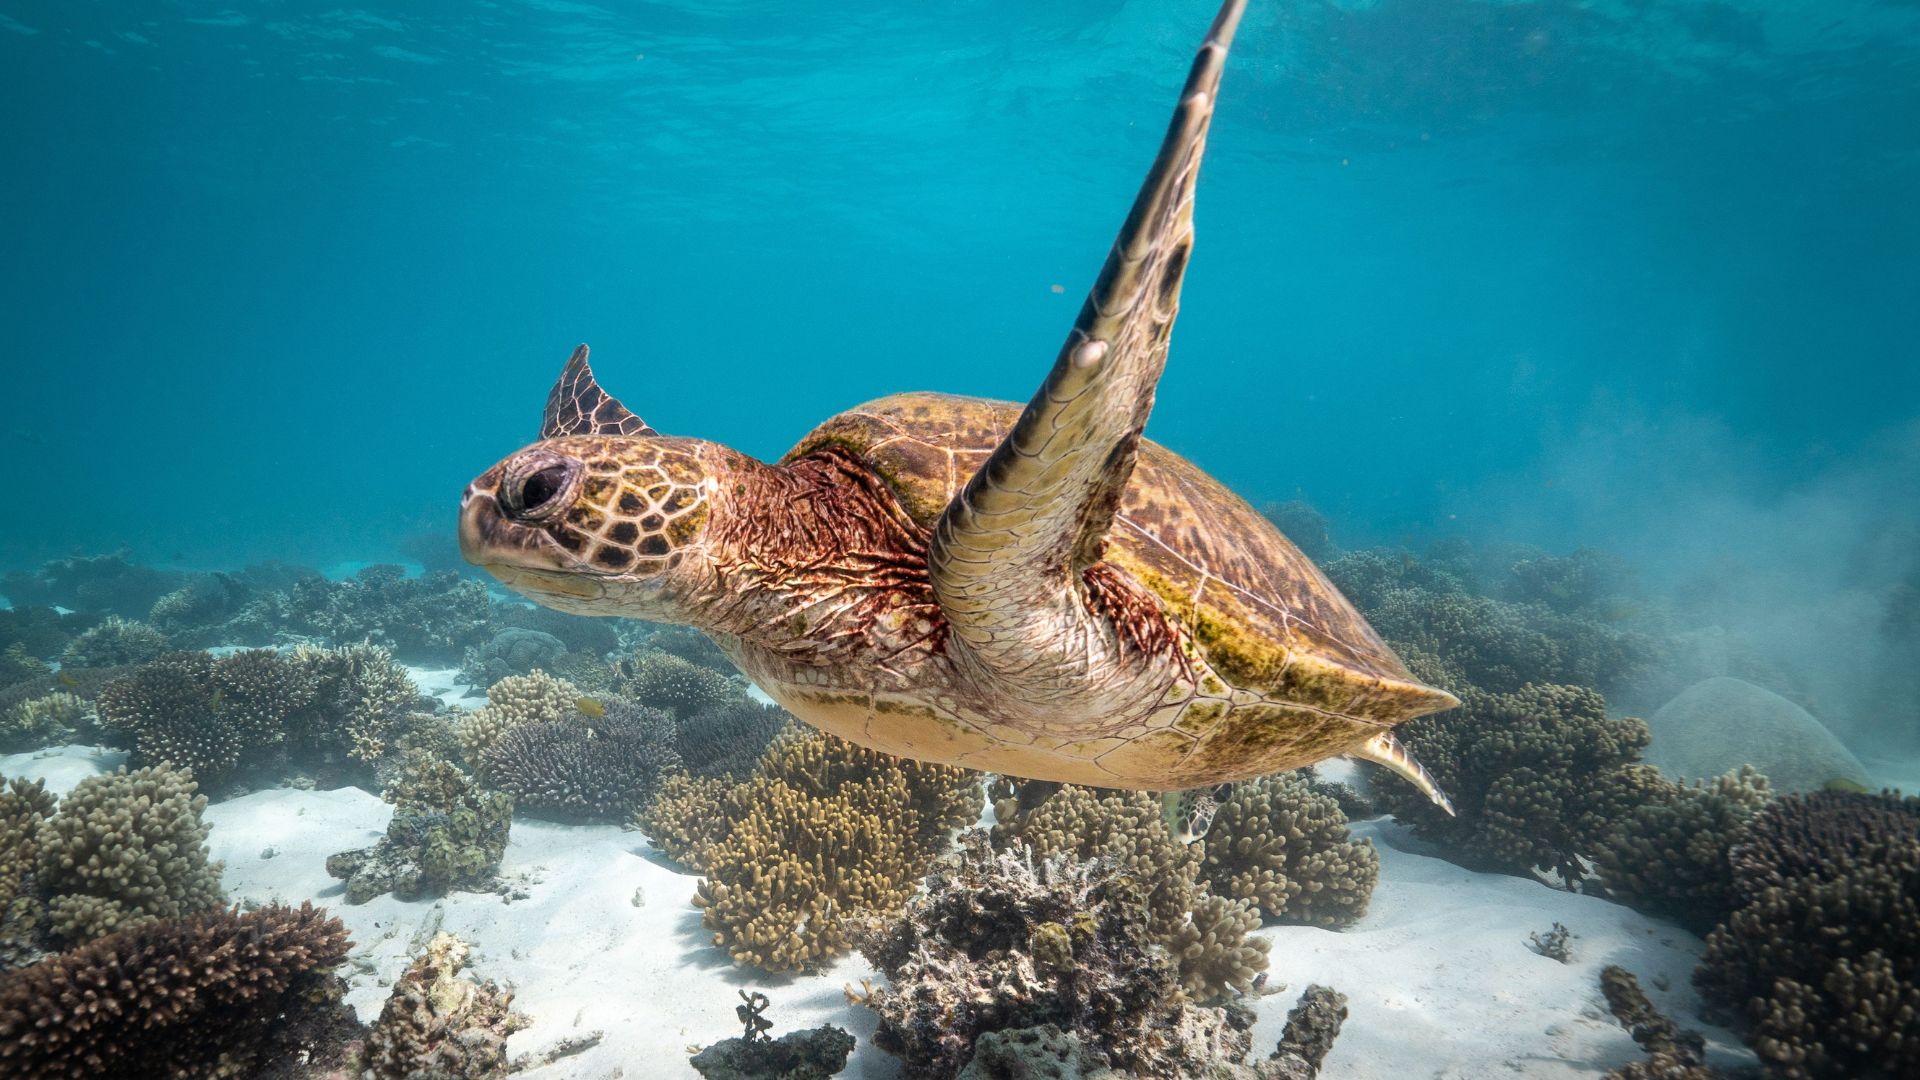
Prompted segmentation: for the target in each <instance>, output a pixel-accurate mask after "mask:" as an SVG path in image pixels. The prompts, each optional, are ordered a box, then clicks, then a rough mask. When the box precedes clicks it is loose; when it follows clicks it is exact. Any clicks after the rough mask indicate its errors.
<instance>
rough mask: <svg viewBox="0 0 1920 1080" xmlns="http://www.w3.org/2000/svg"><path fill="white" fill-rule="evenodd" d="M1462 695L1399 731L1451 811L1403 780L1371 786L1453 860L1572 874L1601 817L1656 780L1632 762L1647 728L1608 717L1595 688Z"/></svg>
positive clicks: (1596, 842) (1614, 814)
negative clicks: (1458, 704)
mask: <svg viewBox="0 0 1920 1080" xmlns="http://www.w3.org/2000/svg"><path fill="white" fill-rule="evenodd" d="M1462 696H1463V700H1464V705H1463V707H1462V708H1460V709H1458V710H1455V711H1453V712H1449V713H1443V714H1441V715H1439V716H1429V717H1423V718H1422V719H1419V720H1415V721H1413V722H1411V723H1408V724H1404V725H1402V726H1401V727H1400V728H1398V729H1397V730H1398V733H1399V735H1400V738H1401V740H1402V741H1403V742H1404V743H1405V744H1406V746H1407V748H1408V749H1409V750H1411V751H1412V752H1413V753H1414V755H1415V756H1416V757H1418V758H1419V759H1420V760H1421V761H1422V762H1423V763H1424V764H1425V765H1426V767H1427V770H1428V771H1429V772H1430V773H1432V774H1433V777H1434V779H1435V780H1436V781H1437V782H1438V783H1439V785H1440V788H1441V790H1443V791H1446V792H1448V793H1449V794H1451V795H1452V796H1453V799H1454V806H1455V809H1456V812H1457V815H1458V816H1453V817H1449V816H1448V815H1447V814H1446V813H1445V812H1444V811H1442V810H1439V809H1438V808H1436V807H1434V806H1433V805H1432V804H1431V803H1430V802H1428V801H1427V798H1426V796H1424V795H1422V794H1420V793H1419V792H1418V791H1416V790H1415V789H1414V788H1413V787H1412V786H1411V785H1408V784H1401V783H1397V782H1385V783H1380V784H1377V785H1375V786H1374V796H1375V799H1376V801H1378V802H1379V803H1380V805H1381V806H1382V808H1384V809H1385V810H1387V811H1388V812H1389V813H1392V814H1393V815H1394V816H1396V817H1398V818H1400V819H1401V820H1402V821H1405V822H1407V823H1408V824H1410V825H1412V826H1413V828H1414V831H1415V832H1417V833H1420V834H1421V835H1423V836H1426V837H1429V838H1431V839H1434V840H1437V841H1439V842H1441V843H1443V844H1445V845H1447V846H1448V847H1449V848H1451V849H1452V850H1453V852H1454V853H1455V857H1456V858H1458V859H1460V860H1461V861H1462V862H1465V863H1467V864H1469V865H1473V866H1479V867H1485V868H1488V869H1496V870H1502V871H1506V872H1509V873H1517V874H1525V873H1528V872H1529V871H1530V870H1531V869H1532V868H1534V867H1540V868H1543V869H1546V870H1551V871H1556V872H1558V873H1559V874H1560V876H1561V877H1562V878H1563V879H1564V880H1567V881H1573V880H1577V879H1578V878H1580V877H1581V876H1582V874H1583V873H1584V871H1583V868H1582V866H1581V862H1580V860H1581V858H1582V857H1583V856H1588V855H1591V854H1592V853H1593V852H1594V851H1595V850H1596V849H1597V848H1598V847H1599V846H1600V844H1601V839H1602V836H1603V835H1604V834H1605V832H1606V830H1607V829H1608V828H1609V827H1610V824H1611V823H1612V822H1615V821H1618V820H1619V819H1621V818H1622V817H1623V816H1625V815H1626V813H1627V812H1628V810H1629V809H1630V808H1632V807H1634V806H1636V805H1639V804H1640V803H1642V802H1644V801H1645V800H1646V799H1647V797H1648V794H1649V793H1650V792H1653V791H1656V790H1659V789H1660V787H1661V785H1662V784H1664V783H1665V782H1664V781H1662V780H1661V779H1660V778H1659V775H1658V773H1657V772H1655V771H1654V769H1653V768H1652V767H1651V766H1646V765H1638V764H1635V762H1636V760H1637V758H1638V756H1639V751H1640V749H1641V747H1644V746H1645V745H1646V744H1647V738H1648V736H1647V726H1646V724H1645V723H1643V722H1641V721H1639V720H1634V719H1611V718H1609V717H1608V716H1607V714H1606V703H1605V702H1604V701H1603V700H1602V699H1601V697H1600V695H1599V694H1597V693H1595V692H1594V691H1592V690H1588V689H1584V688H1582V687H1577V686H1544V685H1534V686H1526V687H1523V688H1521V689H1520V690H1518V691H1515V692H1513V693H1510V694H1488V693H1483V692H1479V691H1472V690H1469V691H1467V692H1466V693H1465V694H1463V695H1462Z"/></svg>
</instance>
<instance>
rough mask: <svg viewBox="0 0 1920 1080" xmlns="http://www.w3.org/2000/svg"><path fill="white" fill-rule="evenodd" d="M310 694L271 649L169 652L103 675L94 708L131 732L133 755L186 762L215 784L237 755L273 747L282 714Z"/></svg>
mask: <svg viewBox="0 0 1920 1080" xmlns="http://www.w3.org/2000/svg"><path fill="white" fill-rule="evenodd" d="M313 695H314V683H313V680H312V679H311V678H310V677H309V676H308V674H307V672H306V671H305V670H303V669H302V667H301V666H300V665H298V664H297V663H294V662H290V661H288V660H287V659H286V658H284V657H282V656H280V655H279V654H277V653H275V652H273V651H272V650H271V649H250V650H243V651H240V652H236V653H231V654H229V655H227V656H223V657H219V658H215V657H213V656H211V655H209V654H207V653H172V654H169V655H167V656H164V657H162V658H160V659H159V660H155V661H153V662H152V663H148V664H142V665H140V666H139V667H136V668H134V669H133V670H132V671H131V672H129V673H127V674H125V675H122V676H120V677H119V678H116V679H114V680H113V681H112V682H110V683H108V684H107V685H106V686H105V687H104V688H102V689H101V691H100V698H99V703H98V708H99V712H100V718H101V720H102V721H104V722H105V723H106V724H107V725H108V726H110V727H114V728H118V729H120V730H121V731H123V732H126V733H128V734H130V735H131V736H132V738H133V747H134V754H135V756H136V758H137V760H139V761H141V762H144V763H160V762H172V763H173V764H175V765H180V766H183V767H186V768H190V769H192V770H193V774H194V777H195V778H196V779H198V780H199V781H200V782H201V783H202V785H203V786H205V787H208V788H216V787H218V786H220V785H221V784H223V783H224V782H225V781H226V779H227V777H228V776H229V775H230V774H231V773H232V772H233V771H234V770H235V769H236V768H238V767H239V766H240V765H241V764H242V763H243V762H244V763H247V764H259V763H262V762H263V761H264V760H265V759H266V758H267V756H268V753H269V751H271V752H272V753H278V750H279V746H280V744H281V742H282V741H283V740H284V738H285V725H286V721H287V718H288V717H289V716H291V715H292V714H293V713H294V712H296V711H297V710H299V709H300V708H301V707H302V706H304V705H306V704H307V703H308V702H309V701H310V700H311V699H312V698H313Z"/></svg>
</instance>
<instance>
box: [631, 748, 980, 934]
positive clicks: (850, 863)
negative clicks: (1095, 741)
mask: <svg viewBox="0 0 1920 1080" xmlns="http://www.w3.org/2000/svg"><path fill="white" fill-rule="evenodd" d="M980 805H981V789H980V782H979V776H978V774H976V773H972V772H969V771H967V770H965V769H958V768H954V767H952V766H947V765H930V764H927V763H924V762H917V761H905V760H900V759H896V758H892V757H888V756H887V755H885V754H881V753H878V752H876V751H873V750H868V749H866V748H865V747H861V746H856V745H854V744H853V743H850V742H847V741H846V740H844V739H838V738H835V737H833V736H831V735H827V734H825V733H822V732H817V731H811V730H808V731H804V732H795V733H793V734H791V735H789V736H787V737H784V738H782V739H780V740H779V741H777V742H775V743H774V744H773V746H772V747H771V748H769V749H768V751H767V753H766V755H765V756H764V757H762V759H761V761H760V763H759V765H758V767H757V769H756V771H755V772H754V774H753V775H752V776H751V777H749V778H748V779H746V780H745V781H742V782H738V783H735V782H733V781H731V780H730V779H708V780H700V779H695V778H691V777H674V778H671V779H670V780H669V781H668V782H667V783H666V784H665V785H663V787H662V790H661V795H660V797H659V798H657V799H656V800H654V802H653V804H652V805H651V806H649V807H648V808H646V809H645V810H644V811H643V812H642V813H641V814H640V815H639V816H638V818H637V820H636V824H637V825H638V826H639V827H640V828H642V829H644V830H646V831H647V833H648V835H649V836H650V837H652V838H653V840H654V842H655V844H657V845H658V846H660V847H661V848H662V849H663V850H665V851H667V852H668V853H669V854H671V855H673V856H674V857H675V858H678V859H681V860H682V861H685V862H687V863H688V864H689V865H692V866H694V867H695V868H696V869H699V870H701V871H703V872H704V873H705V874H706V878H705V879H704V880H703V881H701V883H700V886H699V888H698V891H697V892H696V893H695V896H694V904H695V905H696V906H698V907H700V908H701V909H702V910H703V911H704V912H705V914H704V915H703V916H702V920H701V921H702V925H704V926H706V927H707V928H708V929H709V930H712V931H713V932H714V943H715V944H716V945H719V946H721V947H722V948H724V949H726V951H727V952H728V954H729V955H731V956H732V957H733V959H734V961H735V962H736V963H739V964H743V965H751V966H754V967H759V968H761V969H763V970H767V971H792V970H811V969H813V968H815V967H817V966H818V965H820V964H821V963H823V962H824V961H826V960H829V959H831V958H833V957H835V956H838V955H840V954H841V953H844V952H846V951H847V950H848V949H850V948H851V947H852V939H851V937H850V934H851V929H852V928H851V927H850V925H849V917H850V916H858V915H863V914H874V913H883V912H888V911H892V910H896V909H898V908H899V906H900V905H901V904H902V903H904V902H905V900H906V898H907V896H908V895H910V894H911V893H912V892H913V890H914V887H915V885H916V884H917V883H918V881H919V879H920V876H921V875H922V874H924V873H925V872H926V868H927V866H928V864H929V863H931V862H932V860H933V858H934V857H935V856H936V855H938V854H939V852H940V850H941V849H942V848H944V847H945V845H946V841H947V837H948V835H949V834H950V833H951V832H952V831H953V830H954V829H956V828H958V827H960V826H962V825H965V824H970V823H972V822H973V821H975V820H977V819H978V817H979V815H980Z"/></svg>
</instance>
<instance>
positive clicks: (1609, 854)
mask: <svg viewBox="0 0 1920 1080" xmlns="http://www.w3.org/2000/svg"><path fill="white" fill-rule="evenodd" d="M1769 795H1770V792H1769V790H1768V787H1767V778H1766V777H1764V776H1761V775H1760V774H1759V773H1758V772H1757V771H1755V770H1754V769H1753V767H1752V766H1746V767H1744V768H1742V769H1740V770H1739V771H1737V772H1731V773H1728V774H1727V775H1725V776H1722V777H1719V778H1717V779H1715V780H1714V781H1713V782H1712V783H1709V784H1693V785H1691V786H1683V785H1680V784H1674V783H1670V782H1668V781H1665V780H1661V781H1659V782H1658V783H1656V784H1654V785H1653V786H1652V787H1650V788H1649V790H1648V792H1647V798H1646V800H1645V801H1644V802H1641V803H1640V804H1639V805H1637V806H1634V807H1632V808H1631V809H1630V810H1628V811H1627V812H1626V813H1625V814H1623V815H1621V816H1620V817H1619V818H1617V819H1616V820H1614V821H1612V822H1610V823H1609V824H1608V825H1607V826H1606V827H1605V828H1604V830H1603V831H1602V832H1601V833H1600V835H1599V837H1598V839H1597V841H1596V843H1595V844H1594V847H1593V863H1594V869H1595V871H1596V872H1597V873H1598V875H1599V878H1600V883H1601V886H1602V887H1603V888H1604V889H1605V891H1606V893H1607V894H1608V895H1609V896H1611V897H1612V898H1614V899H1616V900H1619V901H1621V902H1623V903H1625V904H1627V905H1629V906H1631V907H1634V908H1637V909H1639V910H1641V911H1645V912H1649V913H1651V914H1655V915H1665V916H1668V917H1670V918H1673V919H1676V920H1678V921H1679V922H1680V923H1681V924H1683V925H1685V926H1686V927H1688V928H1689V929H1691V930H1693V931H1694V932H1696V933H1702V934H1704V933H1706V932H1707V931H1708V930H1710V929H1712V928H1713V925H1714V924H1715V923H1717V922H1719V921H1720V920H1721V919H1724V918H1726V916H1727V913H1728V912H1730V911H1732V910H1733V908H1734V907H1735V904H1736V898H1735V894H1734V887H1733V866H1732V864H1731V862H1730V861H1729V860H1728V851H1729V849H1730V848H1732V846H1733V844H1734V841H1735V838H1736V837H1738V836H1739V834H1740V831H1741V829H1742V828H1743V827H1744V826H1745V825H1746V824H1747V822H1748V820H1749V819H1751V818H1752V817H1753V815H1754V814H1755V813H1756V812H1758V811H1759V810H1760V808H1761V807H1764V806H1765V805H1766V804H1767V799H1768V798H1769Z"/></svg>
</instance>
